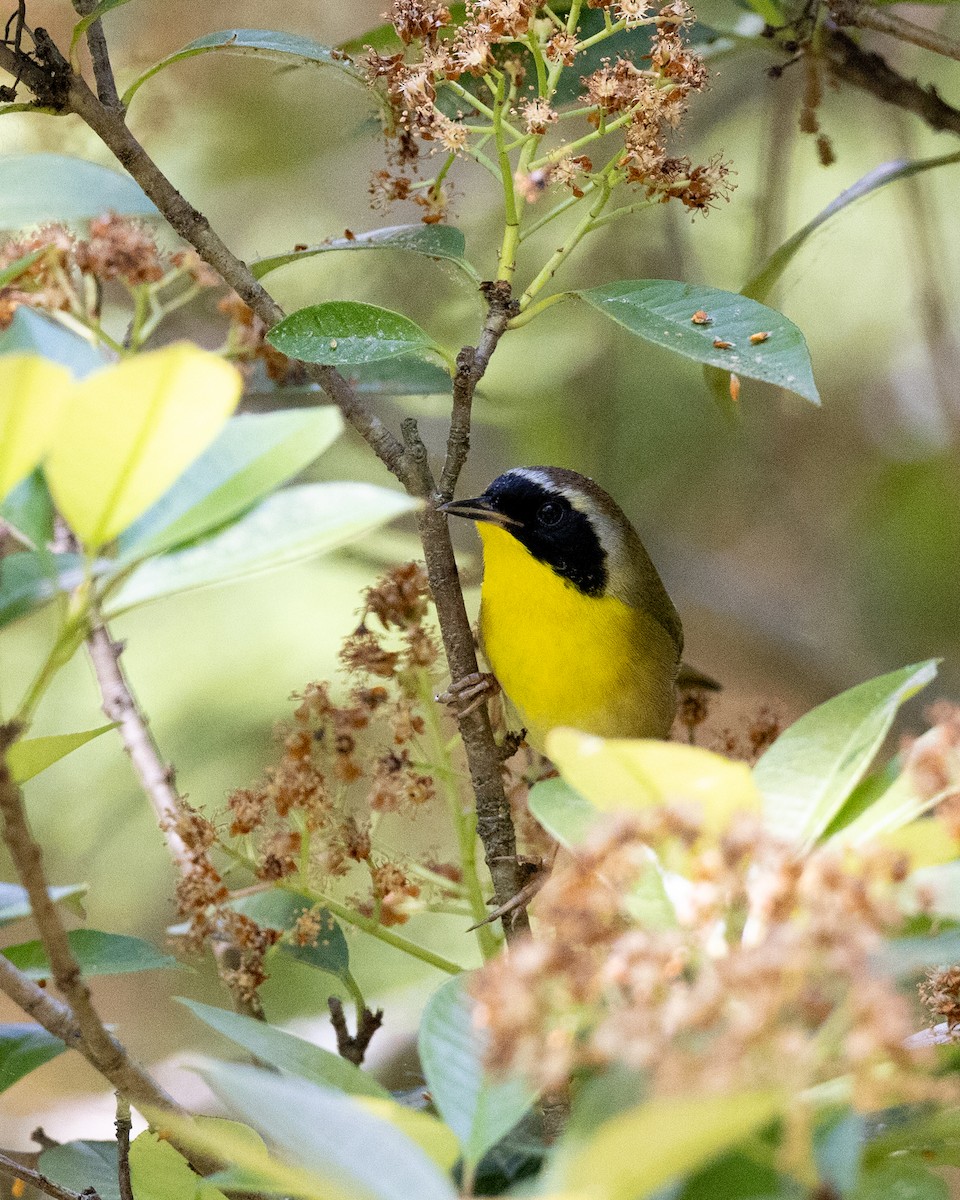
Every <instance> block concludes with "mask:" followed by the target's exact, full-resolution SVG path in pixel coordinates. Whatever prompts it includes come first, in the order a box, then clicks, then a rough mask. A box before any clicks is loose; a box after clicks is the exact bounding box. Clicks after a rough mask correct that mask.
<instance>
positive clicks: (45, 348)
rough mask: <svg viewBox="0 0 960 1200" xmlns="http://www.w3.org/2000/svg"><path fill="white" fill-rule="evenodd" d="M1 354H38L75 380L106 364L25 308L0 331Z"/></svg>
mask: <svg viewBox="0 0 960 1200" xmlns="http://www.w3.org/2000/svg"><path fill="white" fill-rule="evenodd" d="M0 161H2V160H0ZM5 354H39V355H41V356H42V357H43V358H46V359H50V360H51V361H52V362H55V363H60V364H61V365H62V366H65V367H67V368H68V369H69V370H70V372H71V374H72V375H73V376H74V378H76V379H82V378H83V377H84V376H86V375H89V374H90V372H91V371H98V370H99V369H100V368H101V367H103V366H106V364H107V361H108V360H107V359H106V358H105V357H104V356H103V354H101V352H100V351H99V350H98V349H97V348H96V346H94V345H92V344H91V343H90V342H88V341H87V340H86V338H82V337H81V336H80V335H79V334H78V333H75V332H74V331H73V330H72V329H67V327H66V326H65V325H61V324H60V322H59V321H57V320H56V319H55V318H53V317H51V316H49V315H48V314H47V313H42V312H37V310H36V309H33V308H28V307H27V306H26V305H25V304H21V305H20V307H19V308H18V309H17V310H16V312H15V313H14V314H13V320H12V321H11V322H10V324H9V325H8V326H7V328H6V329H3V330H0V355H5Z"/></svg>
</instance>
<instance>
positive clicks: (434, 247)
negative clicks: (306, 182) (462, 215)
mask: <svg viewBox="0 0 960 1200" xmlns="http://www.w3.org/2000/svg"><path fill="white" fill-rule="evenodd" d="M331 250H405V251H408V252H409V253H413V254H422V255H424V256H425V257H427V258H441V259H446V260H447V261H448V262H452V263H454V264H455V265H456V266H458V267H459V268H460V269H461V270H462V271H465V272H466V273H467V274H468V275H469V276H470V278H471V279H473V280H474V281H476V282H479V280H480V276H479V275H478V274H477V272H476V270H475V269H474V268H473V267H472V266H471V265H470V263H468V262H467V260H466V258H465V257H464V255H465V253H466V242H465V241H464V237H463V234H462V232H461V231H460V230H459V229H457V228H455V227H454V226H453V225H390V226H388V227H387V228H385V229H372V230H370V231H369V232H368V233H357V234H353V235H352V236H350V237H339V238H328V239H327V240H326V241H325V242H320V244H319V245H317V246H307V247H306V248H305V249H303V250H291V251H290V252H289V253H286V254H274V255H271V256H270V257H269V258H257V259H254V261H253V262H252V263H251V264H250V270H251V271H252V272H253V274H254V277H255V278H256V279H262V278H263V277H264V275H267V274H269V273H270V272H271V271H275V270H276V269H277V268H278V267H285V266H287V265H288V264H289V263H295V262H301V261H302V260H303V259H305V258H314V257H315V256H316V255H318V254H329V253H330V251H331Z"/></svg>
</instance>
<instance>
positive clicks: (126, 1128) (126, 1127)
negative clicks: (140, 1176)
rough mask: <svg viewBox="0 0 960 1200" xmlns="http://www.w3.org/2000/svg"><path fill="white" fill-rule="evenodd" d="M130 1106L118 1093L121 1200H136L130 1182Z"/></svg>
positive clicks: (117, 1123)
mask: <svg viewBox="0 0 960 1200" xmlns="http://www.w3.org/2000/svg"><path fill="white" fill-rule="evenodd" d="M130 1128H131V1121H130V1105H129V1103H128V1102H127V1101H126V1100H125V1099H124V1097H123V1096H121V1095H120V1093H119V1092H117V1120H116V1130H117V1183H118V1184H119V1188H120V1200H134V1195H133V1184H132V1183H131V1182H130Z"/></svg>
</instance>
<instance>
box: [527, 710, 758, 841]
mask: <svg viewBox="0 0 960 1200" xmlns="http://www.w3.org/2000/svg"><path fill="white" fill-rule="evenodd" d="M547 755H548V757H549V758H550V760H551V761H552V762H553V763H554V764H555V765H556V767H557V769H558V770H559V771H560V774H561V775H562V776H563V778H564V779H565V780H566V782H567V783H569V784H570V785H571V786H572V787H573V788H575V789H576V791H578V792H580V794H581V795H583V796H584V797H585V798H586V799H587V800H588V801H590V803H591V804H593V806H594V807H595V808H597V809H599V810H600V811H601V812H618V811H623V810H631V809H644V808H650V807H651V806H654V805H664V804H696V805H698V806H700V808H701V810H702V812H703V817H704V825H705V828H706V829H707V830H708V831H714V832H720V831H722V830H724V829H726V827H727V826H728V825H729V823H730V819H731V817H732V816H733V815H734V814H735V813H736V812H740V811H744V810H746V811H757V810H759V808H760V804H761V800H760V793H759V791H758V790H757V787H756V785H755V784H754V782H753V779H752V778H751V775H750V771H749V768H748V767H746V766H745V765H744V764H743V763H737V762H731V760H730V759H728V758H724V757H723V756H722V755H719V754H714V753H713V752H712V751H710V750H704V749H701V748H700V747H699V746H684V745H680V744H679V743H677V742H660V741H653V740H646V739H630V738H599V737H594V736H593V735H592V734H585V733H581V732H580V731H579V730H576V729H564V728H559V729H553V730H551V731H550V733H548V734H547Z"/></svg>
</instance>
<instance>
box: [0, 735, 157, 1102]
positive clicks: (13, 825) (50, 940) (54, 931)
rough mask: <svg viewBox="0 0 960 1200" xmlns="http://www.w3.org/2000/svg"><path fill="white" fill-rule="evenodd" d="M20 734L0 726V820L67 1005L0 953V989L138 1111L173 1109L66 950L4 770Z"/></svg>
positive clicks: (15, 791)
mask: <svg viewBox="0 0 960 1200" xmlns="http://www.w3.org/2000/svg"><path fill="white" fill-rule="evenodd" d="M19 734H20V730H19V729H18V727H17V726H16V725H12V724H8V725H0V816H2V818H3V840H4V841H5V842H6V845H7V849H8V850H9V851H10V857H11V858H12V860H13V864H14V866H15V867H16V870H17V874H18V875H19V877H20V880H21V882H22V883H23V886H24V887H25V888H26V890H27V895H28V896H29V897H30V907H31V909H32V910H33V918H34V921H35V922H36V925H37V929H38V931H39V933H40V938H41V941H42V942H43V947H44V949H45V950H46V952H47V957H48V958H49V960H50V968H51V971H52V974H53V978H54V982H55V983H56V985H57V988H58V989H59V991H60V993H61V995H62V996H63V997H64V1000H66V1002H67V1003H66V1004H61V1003H60V1002H58V1001H56V1000H54V999H53V998H52V997H51V996H48V995H47V994H46V992H45V991H44V990H43V989H42V988H39V987H37V986H36V984H34V983H33V981H32V980H30V979H28V978H27V977H26V976H25V975H23V973H22V972H20V971H18V970H17V968H16V967H14V966H13V964H12V963H11V962H10V961H9V960H8V959H6V958H4V957H3V956H2V955H0V989H2V990H3V991H4V992H6V994H7V995H8V996H9V997H10V999H11V1000H13V1001H14V1002H15V1003H16V1004H18V1005H19V1006H20V1007H21V1008H22V1009H23V1010H24V1011H25V1012H27V1013H28V1014H29V1015H30V1016H32V1017H34V1018H35V1019H36V1020H37V1021H39V1022H40V1024H41V1025H43V1026H44V1028H45V1029H47V1031H48V1032H50V1033H52V1034H53V1035H54V1036H55V1037H58V1038H60V1039H61V1040H62V1041H63V1042H64V1043H65V1044H66V1045H67V1046H71V1047H73V1048H74V1049H77V1050H79V1051H80V1052H81V1053H82V1054H83V1056H84V1057H85V1058H86V1059H87V1061H88V1062H90V1063H91V1064H92V1065H93V1066H94V1067H96V1069H97V1070H98V1071H99V1072H100V1074H101V1075H103V1076H104V1077H105V1078H106V1079H108V1080H109V1081H110V1083H112V1084H113V1086H114V1087H115V1088H116V1089H117V1091H120V1092H122V1093H123V1094H124V1095H125V1096H129V1097H130V1099H131V1100H132V1101H133V1103H134V1104H136V1105H137V1106H138V1107H139V1106H140V1105H141V1104H143V1105H148V1106H151V1107H154V1108H160V1109H174V1110H176V1109H177V1105H176V1104H175V1103H174V1101H173V1100H172V1099H171V1097H170V1096H168V1095H167V1093H166V1092H165V1091H163V1089H162V1088H161V1087H160V1086H159V1085H158V1084H157V1083H156V1082H155V1081H154V1080H153V1079H152V1078H151V1077H150V1076H149V1075H148V1074H147V1073H146V1071H144V1069H143V1068H142V1067H141V1066H139V1065H138V1064H136V1063H134V1062H133V1061H132V1060H131V1059H130V1057H129V1056H128V1054H127V1052H126V1050H125V1049H124V1047H123V1046H122V1045H121V1044H120V1042H118V1041H117V1039H116V1038H115V1037H113V1036H112V1035H111V1034H110V1033H108V1032H107V1030H106V1028H105V1027H104V1024H103V1022H102V1021H101V1020H100V1017H99V1016H98V1015H97V1011H96V1009H95V1008H94V1006H93V1001H92V999H91V996H90V989H89V987H88V986H87V983H86V981H85V980H84V978H83V974H82V973H81V970H80V966H79V964H78V963H77V960H76V958H75V957H74V954H73V951H72V949H71V948H70V942H69V941H68V940H67V934H66V930H65V929H64V927H63V923H62V922H61V920H60V914H59V912H58V910H57V907H56V905H55V904H54V903H53V901H52V900H51V899H50V894H49V891H48V886H47V880H46V876H45V873H44V869H43V855H42V853H41V850H40V847H39V846H38V845H37V843H36V842H35V841H34V839H33V835H32V834H31V832H30V826H29V824H28V823H27V816H26V812H25V811H24V807H23V797H22V796H21V794H20V789H19V788H18V787H17V785H16V783H15V782H14V779H13V776H12V775H11V773H10V770H9V768H8V766H7V751H8V750H9V748H10V747H11V746H12V745H13V743H14V742H15V741H16V739H17V737H18V736H19Z"/></svg>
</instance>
